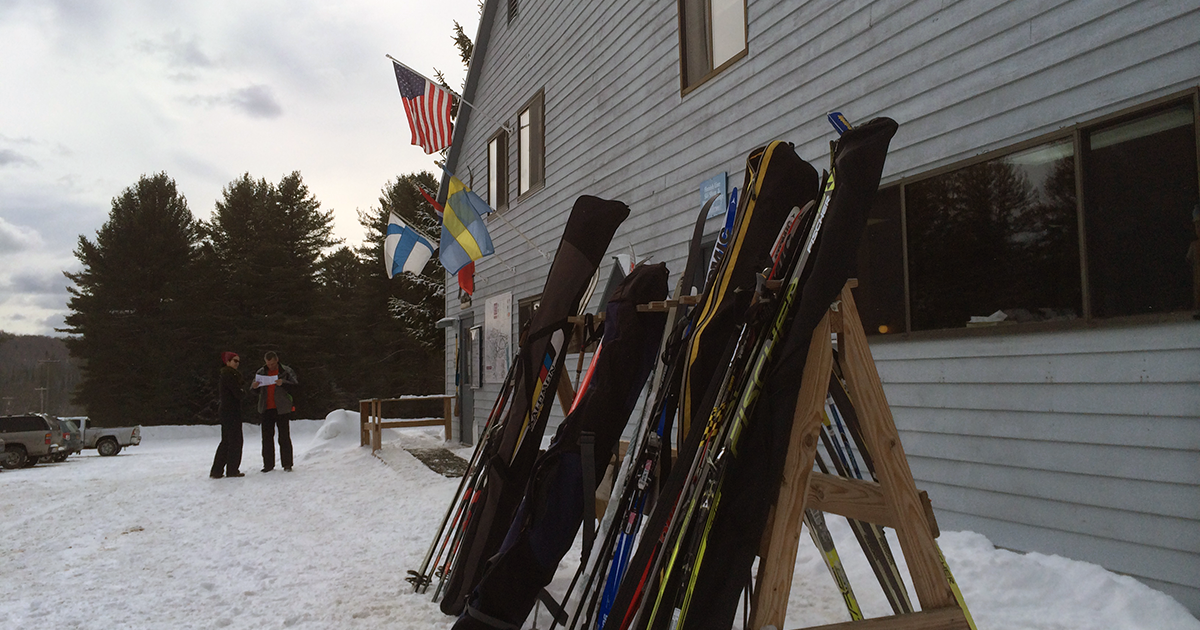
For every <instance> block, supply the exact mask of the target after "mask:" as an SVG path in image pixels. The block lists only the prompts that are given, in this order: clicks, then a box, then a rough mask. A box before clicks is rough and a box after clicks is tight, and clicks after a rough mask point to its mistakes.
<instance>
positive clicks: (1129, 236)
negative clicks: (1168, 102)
mask: <svg viewBox="0 0 1200 630" xmlns="http://www.w3.org/2000/svg"><path fill="white" fill-rule="evenodd" d="M1194 116H1195V115H1194V113H1193V112H1192V105H1191V103H1186V104H1181V105H1177V106H1175V107H1171V108H1169V109H1167V110H1165V111H1158V112H1154V113H1150V114H1148V115H1143V116H1140V117H1138V118H1134V119H1133V120H1126V121H1122V122H1118V123H1116V124H1113V125H1108V126H1105V127H1100V128H1097V129H1093V130H1089V131H1087V132H1086V133H1084V134H1083V142H1082V144H1083V146H1084V153H1083V165H1084V188H1083V191H1084V192H1083V196H1084V219H1085V222H1086V226H1087V260H1088V286H1089V288H1090V290H1091V295H1090V297H1091V307H1092V312H1093V313H1094V314H1095V315H1096V316H1097V317H1113V316H1119V315H1135V314H1138V313H1161V312H1167V311H1179V310H1187V309H1200V304H1194V303H1193V295H1192V294H1193V291H1192V288H1193V287H1192V283H1193V282H1194V281H1196V282H1200V279H1195V278H1193V269H1192V264H1189V262H1188V260H1187V258H1186V254H1187V252H1188V248H1189V247H1190V246H1191V243H1192V241H1195V240H1196V238H1197V236H1198V235H1197V233H1196V229H1197V228H1195V227H1193V222H1192V209H1193V208H1194V207H1196V200H1197V183H1196V129H1195V123H1194ZM1193 264H1194V263H1193Z"/></svg>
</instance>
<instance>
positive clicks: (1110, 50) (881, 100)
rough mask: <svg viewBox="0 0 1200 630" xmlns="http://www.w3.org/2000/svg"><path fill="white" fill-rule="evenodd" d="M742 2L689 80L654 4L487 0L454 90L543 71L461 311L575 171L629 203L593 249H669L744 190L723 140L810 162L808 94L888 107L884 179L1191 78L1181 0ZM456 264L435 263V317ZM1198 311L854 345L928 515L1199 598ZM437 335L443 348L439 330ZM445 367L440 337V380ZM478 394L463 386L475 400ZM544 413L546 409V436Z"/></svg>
mask: <svg viewBox="0 0 1200 630" xmlns="http://www.w3.org/2000/svg"><path fill="white" fill-rule="evenodd" d="M492 4H494V3H492ZM502 8H503V7H501V9H502ZM747 12H748V28H747V30H748V33H749V43H748V53H747V55H746V56H745V57H744V58H743V59H741V60H740V61H738V62H736V63H735V64H733V65H732V66H731V67H730V68H729V69H727V70H726V71H724V72H722V73H721V74H719V75H717V76H715V77H713V78H712V79H711V80H710V81H708V82H707V83H705V84H703V85H701V86H699V87H697V88H695V89H694V90H692V91H691V92H690V93H689V94H688V95H687V96H681V95H680V91H679V70H678V68H679V49H678V31H677V28H678V25H677V15H676V5H675V3H673V2H657V3H649V4H647V3H642V2H635V1H633V0H625V1H623V2H622V1H618V2H607V3H561V2H550V1H549V0H522V2H521V15H520V16H519V17H518V19H517V20H516V21H515V22H513V23H512V24H508V23H507V21H506V19H505V17H504V12H503V10H501V11H495V12H494V13H495V14H496V17H495V18H494V19H493V20H492V21H491V22H490V23H485V24H483V25H481V30H482V29H489V30H488V37H489V39H488V49H487V52H486V56H484V57H483V58H482V59H481V60H477V62H476V63H477V65H476V66H475V67H473V68H472V73H474V74H475V76H476V78H477V80H476V83H475V86H474V91H473V93H471V94H468V95H467V97H468V98H471V99H472V100H473V102H475V103H476V104H477V105H478V106H479V107H480V108H481V109H484V110H487V111H488V112H491V113H494V114H496V115H499V116H502V117H504V118H505V119H506V120H507V121H508V122H509V123H511V124H515V121H516V114H517V110H518V109H519V108H520V107H521V106H522V105H523V104H524V103H525V102H526V101H527V100H528V99H529V98H530V97H531V96H533V95H534V94H535V93H536V92H537V90H539V89H544V90H545V95H546V100H545V103H546V177H545V188H544V189H542V190H539V191H536V192H534V193H532V194H529V195H528V196H527V197H525V198H523V199H519V200H518V199H517V198H516V193H515V191H516V177H517V173H516V161H517V153H516V152H517V142H516V141H515V138H513V139H510V143H509V145H510V154H509V164H510V174H509V189H510V191H511V192H512V196H511V199H510V207H509V209H508V210H506V211H505V215H504V218H506V219H508V221H511V222H512V223H513V224H514V225H516V226H517V228H518V229H519V230H520V231H521V232H523V236H522V235H521V234H517V233H516V231H514V230H513V229H511V228H510V227H509V226H508V225H507V224H506V223H505V222H504V221H502V220H500V218H499V217H496V216H492V217H489V219H488V225H489V229H490V230H491V233H492V238H493V241H494V243H495V245H496V251H497V254H498V255H497V256H493V257H490V258H486V259H484V260H482V261H480V262H479V264H478V273H477V278H476V284H477V288H478V290H477V293H476V296H477V300H476V306H474V307H473V309H475V310H476V311H478V309H479V305H480V304H482V300H483V298H485V297H486V296H489V295H493V294H497V293H502V292H505V291H511V292H512V294H513V298H514V300H513V303H514V314H513V320H514V327H515V325H516V312H515V309H516V303H517V302H518V301H519V300H520V299H521V298H525V297H529V296H532V295H536V294H537V293H538V292H540V291H541V289H542V284H543V283H544V281H545V277H546V273H547V271H548V268H549V263H548V262H547V261H546V259H545V258H543V256H542V254H541V253H539V252H538V251H537V250H536V249H535V248H534V247H530V246H529V245H528V244H527V243H526V241H525V238H526V237H528V238H529V239H531V240H532V241H533V242H534V243H535V244H536V247H537V248H539V249H541V250H542V251H543V252H546V253H547V254H553V252H554V250H555V248H556V247H557V243H558V239H559V237H560V235H561V234H562V230H563V225H564V223H565V221H566V216H567V214H568V211H569V209H570V207H571V204H572V203H573V202H574V200H575V198H576V197H577V196H578V195H581V194H592V195H598V196H601V197H607V198H613V199H620V200H622V201H624V202H625V203H626V204H628V205H629V206H630V208H631V214H630V217H629V218H628V219H627V220H626V221H625V223H624V224H623V225H622V226H621V228H620V229H619V230H618V231H617V234H616V236H615V237H614V239H613V242H612V245H611V247H610V250H609V251H610V253H613V254H615V253H619V252H628V251H629V250H630V249H631V248H632V250H633V251H634V252H636V253H637V254H638V256H639V257H646V256H649V257H652V259H653V260H654V261H661V262H666V263H667V264H668V266H669V267H670V268H671V269H674V270H678V269H679V268H680V267H681V266H682V261H683V258H684V257H685V255H686V242H687V240H688V238H689V237H690V234H691V227H692V224H693V221H694V218H695V212H696V211H697V210H698V209H699V207H698V206H699V199H698V197H699V194H698V188H699V184H700V182H701V181H702V180H704V179H706V178H707V177H709V176H711V175H713V174H715V173H718V172H720V171H726V172H727V173H728V175H729V183H730V185H731V186H739V187H740V186H741V183H742V178H743V171H744V159H745V155H746V154H747V153H748V152H749V151H750V150H751V149H753V148H754V147H755V146H759V145H762V144H764V143H766V142H767V141H769V140H771V139H775V138H782V139H785V140H789V141H791V142H793V143H795V144H796V147H797V151H798V153H799V154H800V155H801V156H802V157H804V158H806V159H808V160H810V161H811V162H813V164H814V165H816V166H817V167H818V168H821V167H822V166H825V165H826V164H827V152H828V141H829V140H830V139H831V138H832V132H831V130H830V128H829V126H828V124H827V123H826V122H825V119H824V117H825V113H826V112H828V111H830V110H841V111H843V112H845V113H846V115H847V116H848V117H849V118H850V119H851V120H866V119H869V118H871V117H874V116H878V115H887V116H891V117H893V118H895V119H896V120H897V121H899V123H900V130H899V132H898V133H897V135H896V137H895V139H894V140H893V142H892V150H891V152H890V154H889V157H888V162H887V165H886V169H885V173H884V177H885V181H888V182H890V181H895V180H898V179H901V178H905V177H911V176H914V175H919V174H921V173H923V172H926V171H928V170H931V169H934V168H938V167H940V166H944V165H946V164H951V163H954V162H957V161H959V160H962V159H965V158H968V157H971V156H974V155H978V154H981V153H985V152H987V151H991V150H995V149H998V148H1002V147H1005V146H1009V145H1012V144H1015V143H1017V142H1020V141H1023V140H1026V139H1030V138H1034V137H1038V136H1041V135H1044V134H1047V133H1050V132H1054V131H1056V130H1059V129H1063V128H1064V127H1069V126H1071V125H1074V124H1076V123H1079V122H1082V121H1086V120H1091V119H1095V118H1097V117H1100V116H1103V115H1106V114H1110V113H1113V112H1116V111H1119V110H1122V109H1124V108H1127V107H1130V106H1133V105H1136V104H1138V103H1143V102H1146V101H1149V100H1152V99H1155V98H1158V97H1161V96H1165V95H1168V94H1173V93H1177V92H1179V91H1181V90H1184V89H1188V88H1191V87H1194V86H1196V85H1197V84H1198V83H1200V39H1198V38H1197V37H1196V33H1198V32H1200V0H1187V1H1185V2H1174V3H1162V2H1145V1H1130V0H1097V1H1088V2H1085V1H1082V0H1014V1H1008V2H1005V1H1002V0H961V1H958V2H945V1H944V0H915V1H910V0H892V1H882V0H881V1H868V0H853V1H835V0H809V1H806V2H798V3H797V2H774V1H768V0H748V2H747ZM495 130H496V124H495V123H493V122H491V121H489V120H487V119H486V118H485V117H483V116H479V115H474V116H473V117H472V118H471V119H470V122H469V123H468V124H467V126H466V128H465V130H459V137H458V138H457V139H456V145H457V146H456V150H457V153H456V154H455V156H454V158H453V163H452V164H451V165H450V166H451V168H452V169H453V170H454V171H455V172H456V173H457V174H458V175H459V176H460V177H461V178H462V179H463V180H464V181H467V182H468V183H469V184H471V185H472V186H473V187H474V188H476V189H477V190H486V188H487V182H486V166H487V161H486V141H487V138H488V137H490V136H491V135H492V133H494V131H495ZM717 222H718V221H717V220H716V219H714V220H712V221H710V222H709V223H708V230H709V231H710V232H711V231H715V229H716V227H717ZM605 267H606V268H607V263H606V264H605ZM674 280H675V278H674V277H673V278H672V283H673V282H674ZM454 286H455V282H454V279H453V278H448V287H449V289H450V290H448V291H447V313H448V314H451V315H452V314H455V313H457V312H458V311H459V306H458V301H457V299H456V298H455V295H456V291H455V290H454ZM603 289H604V287H603V286H601V287H599V288H598V290H597V294H602V293H603ZM597 301H598V298H597ZM596 306H597V304H596V302H595V301H594V302H593V304H592V308H593V309H594V308H595V307H596ZM477 320H478V321H482V318H477ZM514 332H515V330H514ZM1198 332H1200V329H1198V328H1197V327H1196V326H1195V325H1193V324H1191V323H1188V324H1158V325H1145V326H1130V327H1122V328H1107V329H1101V330H1083V331H1074V332H1059V333H1046V334H1040V335H1022V334H1015V335H1014V334H1002V333H1003V331H1000V333H1001V334H995V335H991V336H982V337H971V338H966V339H956V340H940V341H918V340H909V339H874V340H873V341H872V348H873V351H874V352H875V356H876V360H877V364H878V366H879V369H880V373H881V375H882V377H883V380H884V382H885V388H886V391H887V394H888V396H889V401H890V403H891V404H892V406H893V411H894V413H895V416H896V420H897V424H898V426H900V428H901V430H902V436H903V439H904V444H905V447H906V449H907V450H908V452H909V454H910V456H911V460H912V466H913V470H914V472H915V473H916V475H917V476H918V482H919V484H920V485H921V487H923V488H925V489H928V490H929V491H930V494H931V496H932V498H933V501H934V503H935V505H936V506H937V509H938V514H939V520H941V522H942V525H943V527H946V528H950V529H960V528H961V529H972V530H976V531H980V532H983V533H985V534H986V535H988V536H989V537H991V538H992V539H993V540H994V541H995V542H996V543H997V544H1000V545H1002V546H1005V547H1010V548H1013V549H1024V550H1038V551H1046V552H1051V553H1061V554H1063V555H1066V556H1069V557H1072V558H1077V559H1081V560H1090V561H1094V562H1098V563H1100V564H1103V565H1104V566H1107V567H1109V568H1111V569H1114V570H1117V571H1123V572H1126V573H1130V574H1132V575H1136V576H1138V577H1139V578H1140V579H1143V580H1144V581H1146V582H1147V583H1150V584H1151V585H1152V586H1154V587H1155V588H1160V589H1162V590H1165V591H1167V592H1168V593H1170V594H1172V595H1173V596H1175V597H1177V598H1179V599H1180V600H1181V601H1183V602H1184V603H1185V605H1187V606H1189V608H1191V610H1192V611H1193V612H1200V577H1198V576H1196V571H1195V569H1191V570H1188V566H1191V567H1195V566H1200V563H1197V562H1196V557H1195V556H1196V554H1197V553H1200V550H1197V548H1196V547H1197V543H1196V541H1197V540H1200V518H1198V515H1197V513H1196V511H1197V508H1196V506H1197V505H1200V470H1198V468H1200V458H1198V457H1197V451H1200V437H1198V436H1200V430H1198V429H1200V419H1198V417H1197V416H1198V415H1200V349H1198V348H1197V346H1198V344H1200V334H1197V333H1198ZM446 343H447V357H452V356H453V348H454V337H453V335H448V336H447V341H446ZM574 365H575V357H574V356H571V357H569V358H568V366H570V367H571V374H572V377H573V376H574ZM453 371H454V366H453V362H452V361H450V360H448V363H447V368H446V373H447V382H448V383H453V373H454V372H453ZM497 393H498V392H497V387H496V386H487V387H484V388H483V389H480V390H476V391H475V408H474V417H475V420H476V422H477V423H482V421H483V420H484V418H486V416H487V413H488V412H489V411H490V408H491V405H492V403H493V402H494V400H495V398H496V395H497ZM560 418H561V412H560V411H558V410H557V406H555V412H554V416H553V417H552V419H551V427H550V429H549V431H548V435H549V434H550V433H552V432H553V428H554V426H555V425H556V424H557V422H558V421H559V419H560ZM1188 563H1190V565H1189V564H1188ZM1156 567H1158V568H1156Z"/></svg>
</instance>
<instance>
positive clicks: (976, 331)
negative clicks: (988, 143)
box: [867, 88, 1200, 338]
mask: <svg viewBox="0 0 1200 630" xmlns="http://www.w3.org/2000/svg"><path fill="white" fill-rule="evenodd" d="M1181 105H1190V106H1191V108H1192V126H1193V127H1192V131H1193V134H1194V136H1195V149H1194V150H1195V151H1196V161H1197V169H1196V173H1195V177H1196V184H1197V187H1198V189H1200V88H1192V89H1189V90H1186V91H1183V92H1178V93H1174V94H1170V95H1167V96H1163V97H1160V98H1156V99H1152V100H1150V101H1147V102H1144V103H1140V104H1137V105H1134V106H1131V107H1128V108H1124V109H1121V110H1119V111H1116V112H1113V113H1111V114H1108V115H1105V116H1101V117H1098V118H1095V119H1090V120H1087V121H1083V122H1080V123H1076V124H1074V125H1070V126H1067V127H1063V128H1061V129H1059V130H1056V131H1054V132H1050V133H1047V134H1043V135H1041V136H1038V137H1035V138H1030V139H1028V140H1025V141H1022V142H1018V143H1014V144H1011V145H1008V146H1005V147H1002V148H999V149H995V150H991V151H988V152H986V153H982V154H980V155H977V156H974V157H971V158H969V159H964V160H959V161H956V162H953V163H950V164H946V165H944V166H941V167H938V168H935V169H931V170H929V171H926V172H922V173H920V174H918V175H915V176H909V177H903V178H899V179H896V180H893V181H890V182H886V183H884V184H882V185H881V186H880V191H881V192H882V191H888V190H893V189H897V188H898V189H899V193H898V194H899V201H900V230H901V233H900V238H901V252H902V260H901V262H902V264H903V278H904V292H903V293H904V298H903V300H904V304H903V307H904V313H905V316H904V319H905V322H904V330H902V331H895V332H893V333H891V334H888V335H886V336H887V337H893V338H894V337H901V338H945V337H958V336H964V335H968V336H974V335H989V334H1003V333H1008V332H1012V333H1026V332H1034V331H1041V330H1067V329H1077V328H1080V327H1094V326H1102V325H1108V324H1111V325H1123V324H1127V323H1131V322H1132V323H1136V322H1157V321H1175V320H1183V319H1190V318H1191V314H1192V312H1191V310H1190V309H1185V310H1176V311H1169V312H1157V313H1150V314H1147V313H1142V314H1120V315H1111V316H1098V315H1097V314H1096V311H1095V307H1094V305H1093V304H1092V289H1091V283H1090V279H1089V272H1088V270H1089V264H1088V262H1089V261H1088V256H1089V252H1088V245H1089V243H1088V241H1089V238H1088V232H1087V229H1086V227H1087V219H1088V217H1087V207H1086V206H1087V199H1086V198H1085V194H1084V189H1085V186H1087V185H1088V182H1086V181H1085V175H1084V171H1085V162H1086V160H1088V159H1089V156H1088V153H1089V152H1090V149H1089V148H1087V147H1086V146H1085V144H1084V138H1085V136H1086V135H1087V134H1089V133H1093V132H1096V131H1100V130H1103V129H1106V128H1110V127H1113V126H1117V125H1120V124H1122V123H1124V122H1127V121H1133V120H1137V119H1141V118H1145V117H1149V116H1153V115H1155V114H1157V113H1162V112H1166V111H1168V110H1170V109H1172V108H1173V107H1178V106H1181ZM1062 141H1069V142H1070V143H1071V146H1072V151H1073V155H1074V169H1075V214H1076V221H1077V225H1078V231H1077V236H1078V240H1079V243H1078V259H1079V270H1080V277H1079V283H1080V289H1081V292H1082V316H1081V317H1079V318H1078V319H1075V320H1069V321H1055V322H1029V323H1021V324H1014V325H1008V326H999V327H987V328H966V327H962V328H940V329H929V330H913V326H912V290H911V275H910V273H911V272H910V269H909V267H910V264H911V261H910V252H909V247H910V243H909V216H908V212H909V209H908V199H909V195H908V194H907V193H908V191H907V188H908V187H909V186H912V185H914V184H919V183H921V182H925V181H928V180H931V179H934V178H937V177H939V176H942V175H946V174H948V173H953V172H955V171H959V170H962V169H966V168H968V167H971V166H976V165H979V164H983V163H986V162H989V161H993V160H998V159H1000V158H1004V157H1007V156H1012V155H1015V154H1019V153H1021V152H1024V151H1028V150H1030V149H1033V148H1037V147H1041V146H1045V145H1049V144H1052V143H1055V142H1062ZM867 332H868V334H870V335H875V331H872V330H868V331H867Z"/></svg>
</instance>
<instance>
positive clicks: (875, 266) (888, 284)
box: [850, 186, 905, 335]
mask: <svg viewBox="0 0 1200 630" xmlns="http://www.w3.org/2000/svg"><path fill="white" fill-rule="evenodd" d="M850 275H851V277H855V278H858V289H856V290H855V291H854V301H855V302H856V303H857V304H858V314H859V316H861V317H862V321H863V328H865V329H866V331H867V334H871V335H874V334H883V335H887V334H895V333H902V332H904V330H905V327H904V250H903V243H902V239H901V229H900V187H899V186H892V187H890V188H885V189H883V190H880V191H879V194H877V195H876V196H875V205H874V206H872V208H871V212H870V214H868V215H867V227H866V229H865V230H864V231H863V236H862V241H861V244H860V245H859V248H858V260H857V261H856V264H855V267H854V268H853V269H851V273H850Z"/></svg>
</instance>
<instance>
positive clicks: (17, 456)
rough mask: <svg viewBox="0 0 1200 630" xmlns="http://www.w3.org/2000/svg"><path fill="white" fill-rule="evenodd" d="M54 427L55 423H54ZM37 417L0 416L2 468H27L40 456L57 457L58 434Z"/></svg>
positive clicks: (60, 436)
mask: <svg viewBox="0 0 1200 630" xmlns="http://www.w3.org/2000/svg"><path fill="white" fill-rule="evenodd" d="M54 424H57V423H54ZM56 428H57V427H56V426H52V424H51V422H50V421H49V420H47V419H46V418H44V417H42V416H40V415H37V414H25V415H21V416H0V439H3V440H4V455H5V457H4V462H3V463H4V467H5V468H31V467H33V466H34V465H35V464H37V463H38V460H39V459H41V458H42V457H47V456H53V455H57V454H58V451H59V450H60V444H61V442H62V433H61V432H60V431H56V430H55V429H56Z"/></svg>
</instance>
